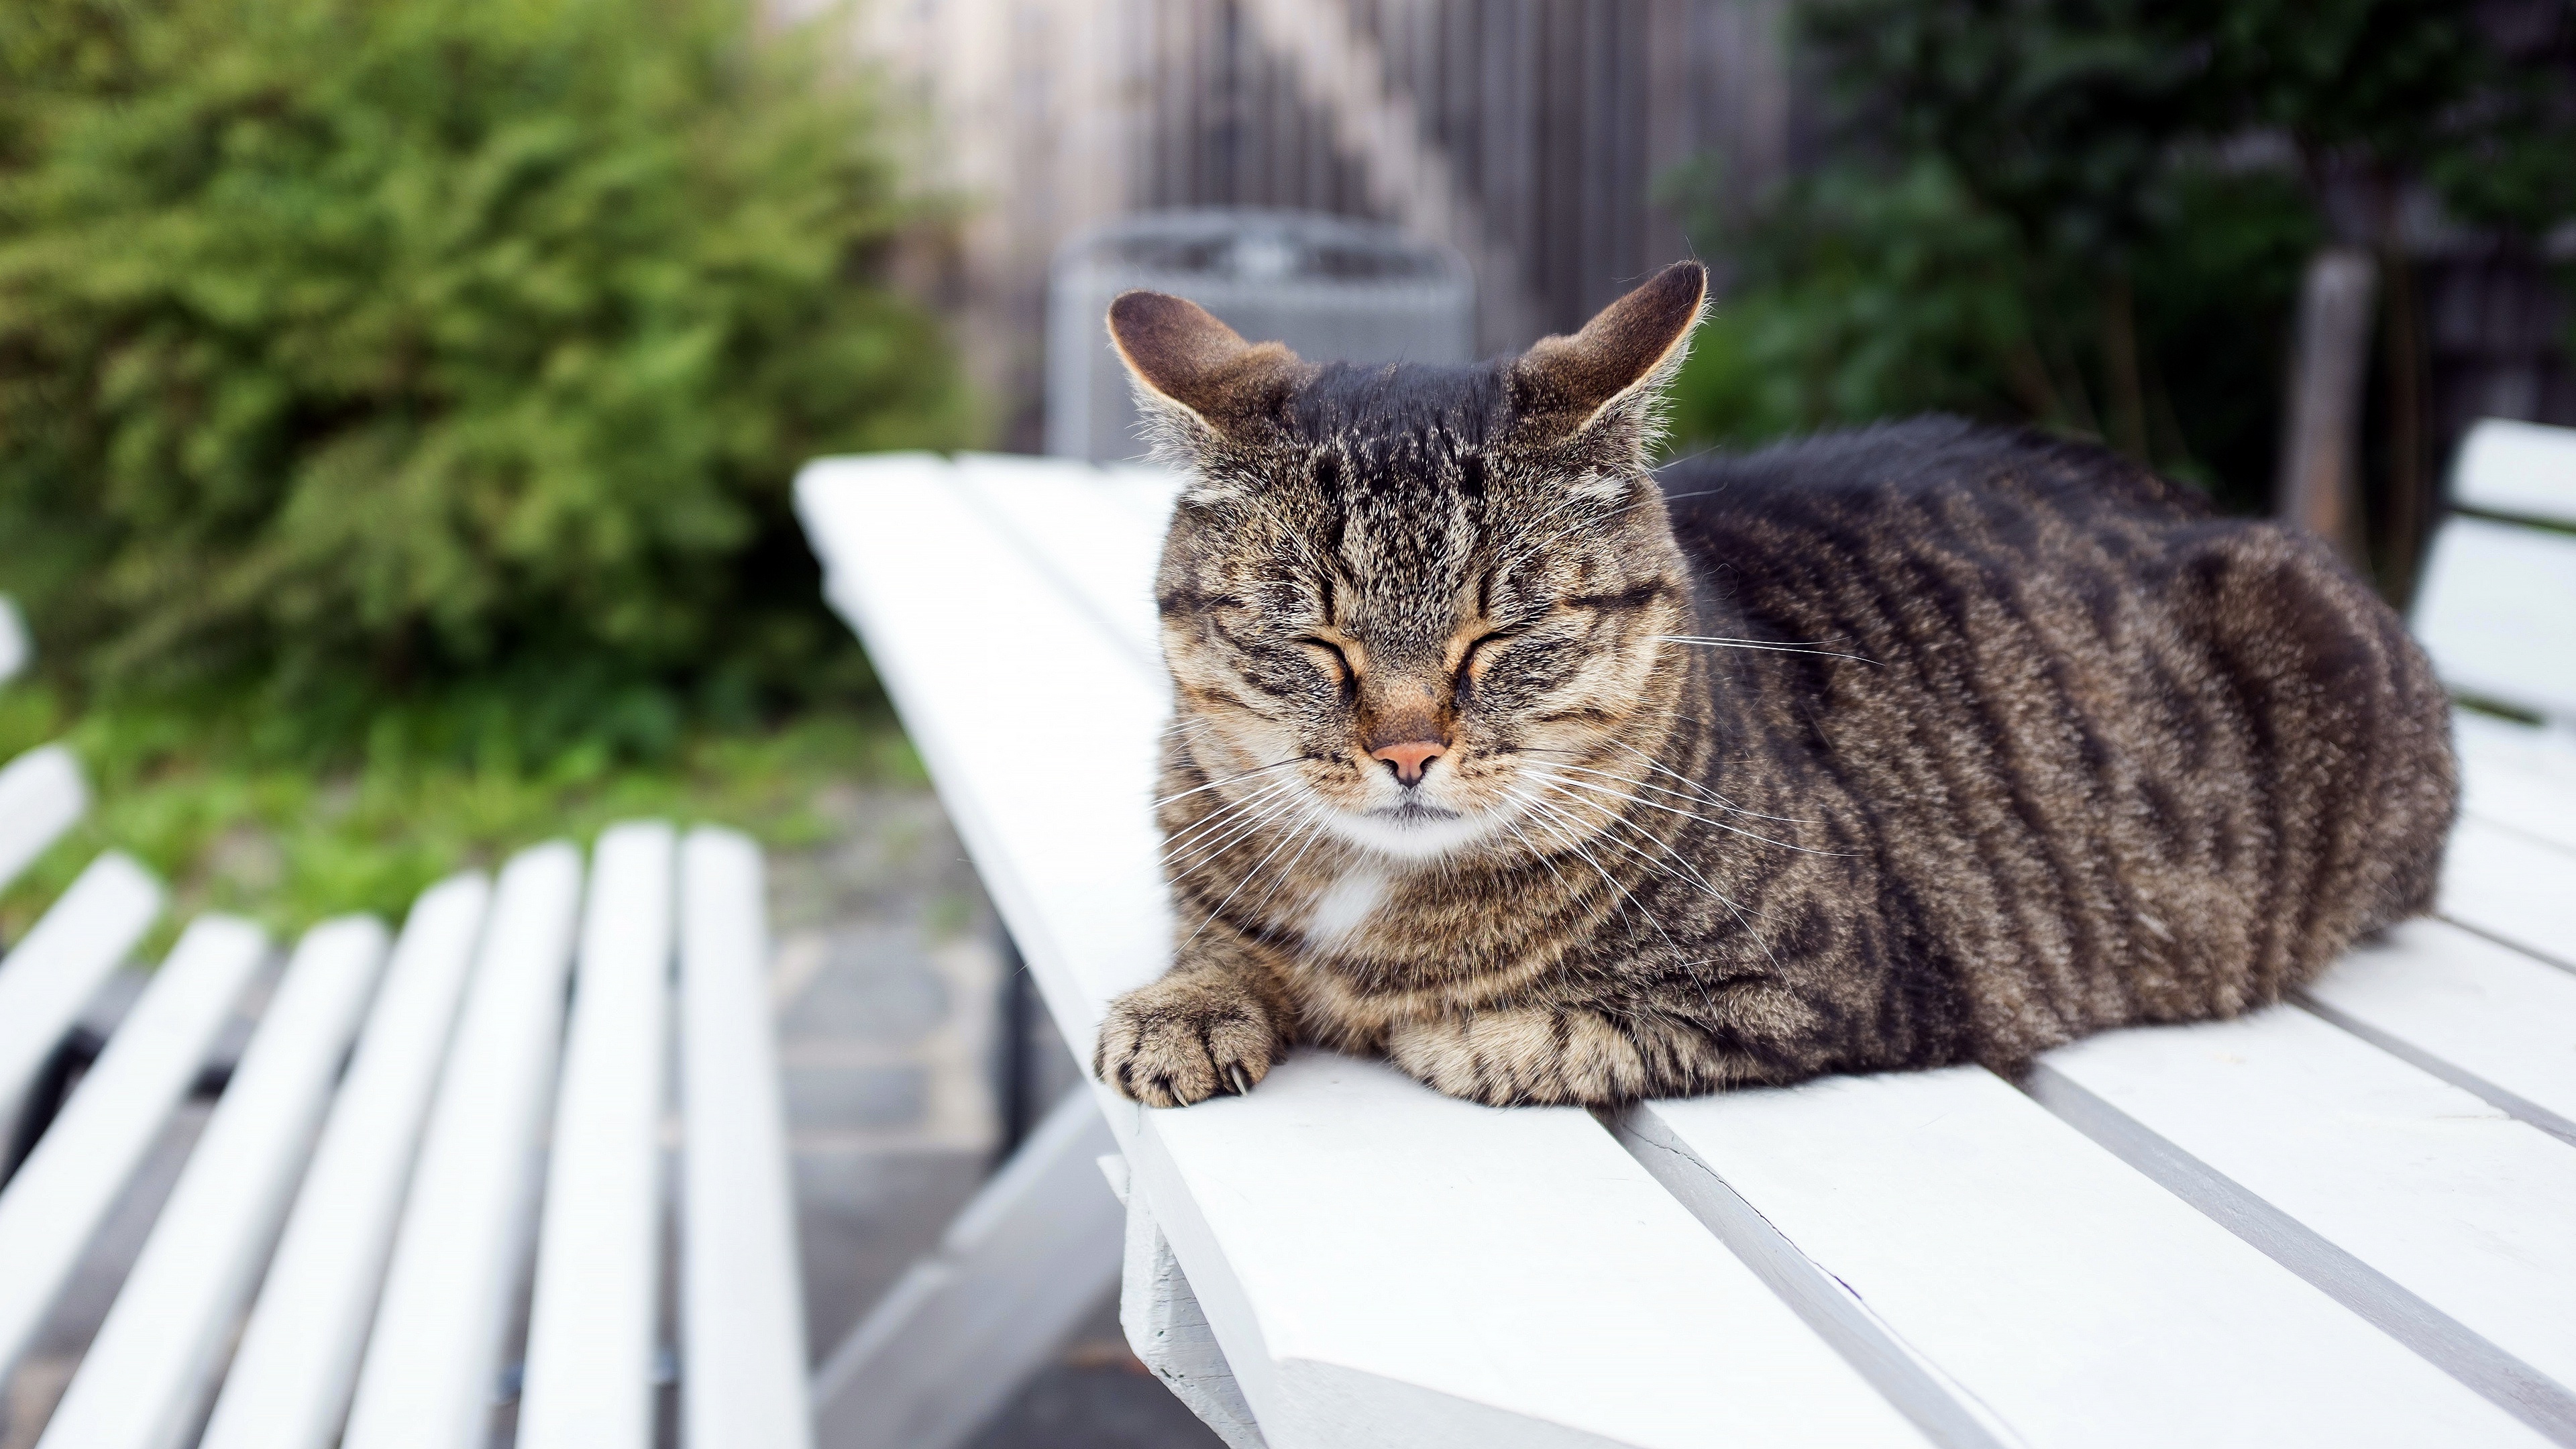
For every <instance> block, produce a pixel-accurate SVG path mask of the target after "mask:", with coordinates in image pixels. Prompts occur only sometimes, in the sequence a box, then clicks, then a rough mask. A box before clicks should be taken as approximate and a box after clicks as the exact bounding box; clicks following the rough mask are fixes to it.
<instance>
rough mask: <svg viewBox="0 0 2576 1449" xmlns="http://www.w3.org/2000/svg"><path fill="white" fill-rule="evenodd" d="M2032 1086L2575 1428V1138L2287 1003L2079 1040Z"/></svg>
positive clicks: (2248, 1231) (2454, 1364)
mask: <svg viewBox="0 0 2576 1449" xmlns="http://www.w3.org/2000/svg"><path fill="white" fill-rule="evenodd" d="M2033 1091H2034V1092H2036V1093H2037V1094H2038V1095H2039V1096H2040V1098H2041V1100H2043V1101H2046V1102H2048V1103H2050V1105H2051V1106H2053V1107H2056V1108H2058V1109H2059V1110H2060V1111H2061V1113H2063V1114H2064V1115H2067V1116H2068V1117H2069V1118H2070V1120H2073V1121H2075V1122H2076V1123H2077V1125H2079V1126H2082V1127H2084V1128H2085V1130H2086V1131H2088V1132H2090V1133H2092V1134H2093V1135H2095V1137H2096V1138H2097V1140H2101V1141H2102V1142H2103V1143H2104V1145H2106V1146H2109V1147H2111V1148H2112V1150H2113V1151H2116V1152H2120V1153H2122V1154H2123V1155H2124V1156H2128V1157H2130V1158H2131V1159H2132V1160H2133V1161H2137V1162H2140V1165H2141V1166H2142V1167H2143V1169H2144V1170H2146V1171H2148V1172H2149V1173H2150V1174H2152V1175H2155V1176H2157V1177H2159V1179H2160V1180H2162V1181H2164V1182H2165V1183H2166V1184H2167V1185H2168V1186H2169V1187H2172V1188H2173V1189H2174V1190H2175V1191H2176V1192H2178V1193H2180V1194H2182V1195H2183V1196H2185V1197H2187V1198H2190V1199H2192V1200H2193V1201H2194V1202H2195V1204H2196V1205H2198V1206H2200V1207H2201V1208H2202V1209H2203V1210H2204V1211H2207V1212H2210V1213H2212V1214H2213V1215H2214V1216H2218V1217H2219V1218H2220V1219H2221V1220H2222V1221H2226V1222H2228V1224H2229V1226H2230V1227H2232V1228H2234V1229H2235V1230H2236V1231H2237V1232H2238V1233H2239V1234H2240V1235H2243V1236H2245V1237H2246V1238H2247V1239H2248V1240H2249V1241H2252V1242H2255V1243H2256V1244H2257V1245H2258V1246H2260V1247H2262V1248H2263V1249H2264V1250H2265V1251H2266V1252H2267V1253H2269V1254H2270V1255H2271V1256H2272V1257H2273V1258H2275V1259H2276V1260H2278V1261H2280V1262H2281V1263H2283V1264H2284V1265H2285V1266H2288V1267H2290V1268H2291V1269H2293V1270H2294V1271H2296V1272H2298V1273H2299V1274H2300V1275H2301V1276H2303V1277H2306V1278H2308V1279H2309V1281H2311V1282H2313V1283H2316V1284H2317V1285H2318V1286H2319V1287H2321V1288H2324V1289H2325V1290H2326V1291H2327V1292H2329V1293H2332V1294H2334V1295H2335V1296H2336V1297H2337V1298H2338V1299H2339V1300H2340V1301H2342V1302H2343V1303H2345V1304H2346V1305H2347V1306H2349V1307H2352V1308H2353V1309H2354V1310H2355V1311H2356V1312H2359V1313H2362V1314H2363V1315H2364V1316H2366V1317H2369V1318H2371V1319H2372V1321H2373V1322H2376V1323H2378V1324H2379V1325H2380V1326H2381V1327H2382V1328H2383V1329H2386V1330H2387V1331H2389V1332H2390V1333H2392V1334H2394V1335H2396V1336H2397V1337H2399V1338H2401V1339H2402V1340H2404V1341H2405V1342H2406V1343H2408V1344H2409V1345H2410V1346H2411V1347H2413V1348H2414V1349H2416V1351H2417V1352H2419V1353H2422V1354H2424V1355H2425V1356H2426V1357H2428V1358H2429V1359H2431V1360H2432V1361H2434V1362H2436V1363H2439V1364H2441V1365H2442V1366H2443V1367H2444V1368H2445V1369H2446V1370H2447V1371H2449V1372H2450V1373H2452V1374H2454V1375H2455V1376H2457V1377H2459V1378H2460V1379H2461V1380H2462V1381H2464V1382H2467V1383H2470V1384H2473V1385H2475V1386H2477V1387H2478V1388H2479V1389H2480V1390H2481V1391H2482V1392H2484V1393H2486V1394H2487V1395H2488V1396H2489V1397H2490V1398H2493V1399H2495V1400H2497V1401H2499V1402H2500V1403H2505V1404H2509V1405H2512V1406H2513V1407H2514V1410H2515V1412H2516V1413H2517V1414H2519V1415H2520V1416H2522V1417H2523V1418H2524V1419H2525V1420H2526V1422H2531V1423H2535V1424H2540V1425H2545V1426H2547V1429H2548V1432H2550V1433H2551V1434H2552V1436H2553V1437H2555V1438H2558V1439H2559V1440H2561V1441H2562V1442H2568V1441H2576V1394H2571V1393H2570V1392H2569V1390H2568V1389H2567V1388H2566V1387H2565V1386H2566V1385H2569V1384H2576V1152H2571V1151H2570V1150H2569V1149H2568V1146H2567V1144H2566V1143H2563V1142H2560V1141H2558V1140H2557V1139H2555V1138H2553V1137H2550V1136H2549V1135H2548V1134H2546V1133H2544V1132H2541V1131H2540V1130H2539V1129H2537V1128H2535V1127H2532V1126H2530V1125H2529V1124H2527V1123H2523V1122H2517V1121H2515V1120H2513V1119H2512V1118H2510V1117H2507V1116H2506V1115H2504V1114H2503V1113H2502V1112H2500V1111H2497V1110H2496V1109H2495V1108H2493V1107H2490V1106H2488V1105H2487V1104H2486V1103H2484V1102H2481V1101H2479V1100H2478V1099H2476V1098H2475V1097H2472V1096H2470V1095H2469V1094H2468V1093H2467V1092H2464V1091H2462V1090H2460V1089H2459V1088H2457V1087H2454V1086H2452V1085H2450V1084H2449V1083H2447V1082H2444V1081H2442V1080H2440V1079H2439V1078H2437V1077H2434V1076H2433V1075H2431V1074H2430V1073H2427V1072H2424V1071H2422V1070H2420V1069H2418V1068H2416V1067H2414V1066H2411V1065H2409V1064H2407V1063H2406V1062H2404V1061H2401V1060H2399V1059H2398V1058H2396V1057H2394V1056H2391V1055H2389V1054H2388V1053H2386V1052H2383V1051H2381V1050H2380V1049H2378V1048H2377V1047H2374V1046H2372V1045H2370V1044H2369V1043H2368V1042H2365V1041H2363V1040H2361V1039H2359V1038H2358V1037H2355V1036H2352V1035H2350V1034H2349V1033H2346V1032H2343V1031H2340V1030H2338V1029H2337V1028H2335V1027H2334V1026H2333V1025H2332V1024H2330V1023H2328V1022H2326V1021H2324V1020H2322V1019H2320V1018H2318V1017H2316V1016H2313V1015H2310V1014H2309V1013H2307V1012H2304V1011H2301V1010H2298V1009H2297V1008H2295V1007H2288V1006H2281V1007H2274V1008H2271V1009H2270V1010H2267V1011H2262V1012H2258V1013H2256V1014H2254V1015H2252V1016H2249V1017H2245V1018H2242V1019H2240V1020H2236V1021H2228V1022H2213V1023H2208V1024H2205V1025H2200V1026H2194V1027H2188V1028H2179V1029H2165V1030H2150V1031H2124V1032H2114V1033H2111V1034H2109V1035H2106V1036H2101V1037H2096V1038H2093V1039H2091V1040H2089V1041H2084V1042H2079V1043H2077V1044H2075V1045H2073V1046H2070V1047H2065V1048H2061V1049H2060V1050H2058V1051H2055V1052H2051V1053H2050V1054H2049V1055H2048V1056H2047V1057H2045V1058H2044V1059H2043V1060H2042V1063H2041V1065H2040V1066H2039V1068H2038V1069H2037V1070H2036V1071H2035V1073H2034V1076H2033ZM2142 1159H2143V1160H2142ZM2364 1377H2367V1375H2363V1374H2356V1375H2355V1378H2356V1379H2357V1380H2358V1379H2361V1378H2364ZM2416 1438H2417V1442H2423V1443H2433V1442H2465V1440H2463V1439H2462V1438H2461V1437H2460V1436H2458V1435H2447V1436H2446V1435H2435V1434H2423V1435H2418V1436H2416Z"/></svg>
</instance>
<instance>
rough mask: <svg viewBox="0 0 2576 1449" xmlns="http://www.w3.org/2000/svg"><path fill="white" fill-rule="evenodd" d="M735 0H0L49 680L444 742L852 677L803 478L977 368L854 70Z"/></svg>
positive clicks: (354, 747) (450, 750)
mask: <svg viewBox="0 0 2576 1449" xmlns="http://www.w3.org/2000/svg"><path fill="white" fill-rule="evenodd" d="M760 9H761V7H759V6H757V5H756V4H754V3H753V0H10V3H8V4H6V5H0V590H6V591H9V592H13V593H15V594H17V595H18V596H19V597H20V599H21V600H22V602H24V603H26V604H27V605H29V606H30V612H31V614H32V615H33V618H34V621H35V624H36V627H37V631H38V633H39V636H40V638H41V639H42V640H43V642H44V644H45V646H46V647H45V655H44V657H45V660H46V662H47V668H48V670H49V675H50V678H51V680H52V682H53V684H54V685H55V686H56V688H57V689H58V690H61V691H64V692H65V697H66V698H69V699H72V700H74V701H76V702H79V703H81V704H82V705H83V706H84V707H87V706H90V705H95V704H97V703H98V702H100V701H102V700H107V701H123V702H124V703H123V704H120V705H119V706H118V707H119V708H120V709H124V710H125V711H126V712H127V713H128V714H130V715H131V716H132V719H131V721H130V723H131V724H132V726H133V727H134V728H136V729H139V730H141V731H142V732H143V733H144V734H146V735H151V734H153V732H155V731H157V730H160V729H162V728H164V727H165V726H167V727H169V728H173V729H176V728H178V727H179V726H178V724H177V722H178V721H181V720H184V719H187V718H192V717H193V718H204V717H207V715H208V714H209V712H210V711H211V712H214V713H218V714H220V713H223V712H227V711H229V712H232V713H236V714H245V715H247V714H258V713H268V714H272V715H274V716H275V717H277V718H278V719H281V720H285V721H287V722H288V724H287V725H283V726H280V727H279V729H278V730H274V731H271V735H272V736H273V738H270V739H269V741H268V746H264V748H267V751H268V752H267V754H266V755H265V756H263V758H281V759H282V758H287V757H289V756H291V755H293V754H295V753H296V752H297V751H301V752H302V753H303V754H304V756H305V757H306V758H307V759H308V760H325V759H335V760H338V761H340V762H342V763H345V762H346V761H347V760H348V759H350V758H351V757H352V755H353V753H354V752H357V751H360V750H362V749H363V750H365V751H367V752H369V757H370V758H378V759H381V758H387V757H388V756H386V754H385V752H384V740H385V738H386V731H387V730H392V731H394V732H395V733H397V734H400V733H402V732H404V731H410V732H412V733H413V734H414V735H416V736H417V737H418V738H417V741H416V742H417V743H420V744H422V745H423V746H425V747H433V748H430V754H431V755H435V756H437V757H439V758H440V759H441V760H442V761H443V763H442V764H441V766H440V768H457V769H465V770H468V771H469V772H470V771H472V770H479V769H482V768H485V766H486V765H487V764H488V763H489V759H488V757H489V755H490V752H491V751H492V750H493V749H495V748H502V749H504V750H505V752H508V753H514V754H516V755H517V756H520V757H522V763H523V764H525V765H526V766H527V767H529V768H537V767H547V768H551V767H552V764H551V763H550V762H554V761H556V760H557V757H560V759H562V760H574V761H578V760H584V759H588V758H590V754H585V753H584V752H585V751H589V752H591V754H595V753H597V751H598V750H600V749H603V748H604V749H606V750H607V751H608V752H609V753H610V754H611V755H622V756H625V757H629V758H640V759H654V760H669V761H677V760H678V759H679V758H680V756H679V754H677V753H675V752H678V751H680V750H681V747H682V745H683V743H684V741H685V739H686V737H687V735H688V728H687V727H686V722H687V721H690V720H697V719H705V718H710V717H713V718H718V719H730V720H732V721H735V722H736V723H745V722H748V721H751V720H754V719H756V718H758V717H760V716H761V715H762V714H763V713H764V712H765V711H766V710H768V709H770V708H772V707H774V706H775V705H777V704H779V703H782V702H793V701H794V700H795V699H798V698H810V697H813V696H815V695H817V694H831V693H834V692H836V691H838V692H840V693H842V694H844V695H847V694H849V693H850V692H851V691H853V690H858V691H864V690H865V689H866V688H867V684H868V676H867V674H866V669H865V664H864V662H863V661H862V660H861V659H860V657H859V655H858V653H857V650H856V648H855V646H853V645H852V644H850V643H849V642H848V635H847V631H846V630H844V629H842V628H840V627H839V626H838V625H836V624H835V623H834V622H833V621H832V620H831V619H830V618H829V617H828V616H827V615H826V614H825V613H824V612H823V609H822V607H821V604H820V600H819V589H818V578H817V571H816V568H815V566H814V564H813V562H812V560H811V558H810V556H809V555H808V554H807V553H806V551H805V549H804V547H803V544H802V542H801V541H800V539H799V538H798V536H797V532H796V528H795V525H794V521H793V519H792V517H791V514H790V504H789V494H788V485H789V481H790V478H791V476H792V474H793V472H794V469H795V468H796V467H797V465H798V464H799V463H801V462H802V461H803V460H805V459H806V458H809V457H812V456H814V455H816V454H819V453H825V452H831V451H838V450H852V449H868V448H884V447H898V446H917V445H933V446H938V445H951V444H955V443H958V442H961V441H964V440H965V437H966V427H967V421H968V419H967V409H966V406H965V401H964V398H963V395H962V393H961V391H960V388H959V385H958V383H957V380H956V374H955V371H954V369H953V367H952V365H951V363H950V359H949V357H948V354H947V351H946V349H945V347H944V346H943V344H942V341H941V339H940V337H939V335H938V333H937V331H936V328H935V326H934V324H933V323H932V322H931V320H930V319H928V318H927V317H926V316H925V315H923V314H922V313H921V312H919V311H918V310H916V309H915V308H913V307H911V306H909V305H907V304H905V303H904V302H902V301H900V300H898V299H897V298H896V297H895V296H894V295H893V294H892V293H891V292H890V291H889V290H888V289H887V287H886V286H885V285H884V283H883V281H882V279H881V277H882V273H883V270H884V257H883V253H884V252H885V250H886V247H887V246H888V244H889V241H890V239H891V238H893V237H894V236H895V234H896V233H897V231H898V230H899V229H900V228H902V227H904V226H906V225H908V224H911V223H912V222H914V221H915V220H916V219H917V218H918V216H919V208H918V205H917V204H916V203H914V202H911V201H908V200H907V199H906V198H905V194H904V192H903V190H902V187H901V185H900V179H899V178H898V176H897V175H896V174H895V172H894V170H893V167H892V165H891V163H890V161H889V159H888V148H887V146H886V145H885V139H884V138H885V136H886V133H887V126H888V124H889V123H888V122H887V120H886V119H885V117H884V116H883V115H881V114H880V113H879V111H878V110H877V109H876V108H875V106H874V104H873V102H872V100H871V88H870V86H869V85H868V84H867V79H868V78H867V77H866V76H865V75H863V74H860V75H853V74H846V73H838V72H836V71H834V70H833V69H832V68H831V66H829V65H827V63H826V60H827V49H826V47H825V46H824V45H823V44H822V43H821V42H822V40H823V39H824V38H825V34H824V31H823V30H822V29H821V28H820V27H819V26H818V27H813V28H802V29H791V30H788V31H785V32H781V31H779V30H777V29H776V28H775V27H774V26H772V25H770V24H769V23H768V22H766V21H764V20H763V19H762V18H761V15H760ZM389 720H390V721H393V723H390V724H389V723H388V721H389ZM404 721H411V723H404ZM421 721H428V723H421ZM101 728H102V729H106V730H107V731H108V732H109V733H111V734H115V733H118V732H120V731H122V730H123V729H125V728H126V724H122V723H120V724H114V725H106V724H103V725H102V726H101ZM216 733H218V734H220V733H222V732H221V731H220V730H218V731H217V732H216ZM503 736H506V737H509V743H508V744H507V745H506V746H494V745H492V744H491V740H492V739H494V738H496V737H503ZM101 747H102V748H106V749H108V750H109V753H110V754H111V755H113V754H114V753H115V748H116V747H111V746H107V745H102V746H101ZM477 751H481V752H482V754H483V756H484V757H485V758H482V759H478V758H476V752H477ZM395 753H397V754H399V753H401V752H400V751H396V752H395ZM424 758H426V756H425V757H424ZM496 768H497V767H496ZM124 778H125V777H124V776H123V775H121V774H119V773H118V772H117V770H116V769H115V768H111V769H110V770H109V771H108V780H109V782H110V788H109V790H108V792H107V795H108V798H109V799H110V800H111V801H112V800H114V799H115V797H116V790H115V784H116V782H118V781H121V780H122V779H124Z"/></svg>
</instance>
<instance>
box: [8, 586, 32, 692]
mask: <svg viewBox="0 0 2576 1449" xmlns="http://www.w3.org/2000/svg"><path fill="white" fill-rule="evenodd" d="M35 653H36V649H35V645H34V644H32V643H30V642H29V641H28V638H27V621H26V619H25V618H23V617H21V616H20V614H19V613H18V605H17V603H16V602H15V601H14V600H12V599H10V597H9V596H8V595H6V594H0V684H5V683H7V682H8V681H10V680H12V679H15V678H17V677H18V671H19V670H21V669H24V668H26V667H27V661H28V660H29V659H31V658H33V657H35Z"/></svg>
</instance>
